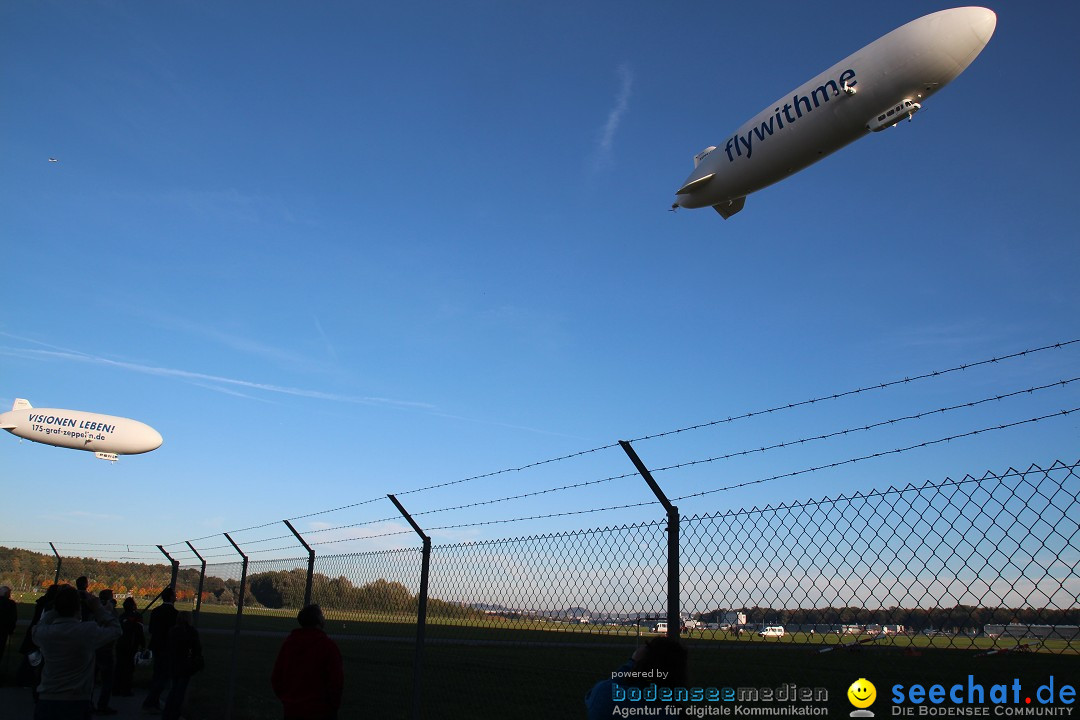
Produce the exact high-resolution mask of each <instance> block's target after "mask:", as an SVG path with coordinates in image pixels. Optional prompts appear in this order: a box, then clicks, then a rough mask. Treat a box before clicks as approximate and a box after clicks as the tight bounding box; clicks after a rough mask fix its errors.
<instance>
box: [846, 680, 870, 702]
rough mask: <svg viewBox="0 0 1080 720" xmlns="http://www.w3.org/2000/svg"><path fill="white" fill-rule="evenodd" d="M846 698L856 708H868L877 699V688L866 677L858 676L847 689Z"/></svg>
mask: <svg viewBox="0 0 1080 720" xmlns="http://www.w3.org/2000/svg"><path fill="white" fill-rule="evenodd" d="M847 697H848V700H849V701H850V702H851V704H852V705H854V706H855V707H857V708H860V709H863V708H868V707H870V706H871V705H873V704H874V700H876V699H877V688H875V687H874V683H872V682H870V681H869V680H867V679H866V678H859V679H858V680H856V681H855V682H853V683H851V687H849V688H848V689H847Z"/></svg>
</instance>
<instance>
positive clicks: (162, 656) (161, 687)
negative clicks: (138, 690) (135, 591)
mask: <svg viewBox="0 0 1080 720" xmlns="http://www.w3.org/2000/svg"><path fill="white" fill-rule="evenodd" d="M175 601H176V593H174V592H173V589H172V588H171V587H167V588H165V589H164V590H162V591H161V605H158V606H157V607H156V608H154V609H153V610H151V611H150V628H149V629H150V650H151V651H152V652H153V653H154V676H153V679H152V680H151V681H150V693H149V694H148V695H147V696H146V700H143V709H144V710H159V709H160V707H159V706H158V705H159V703H160V702H161V693H162V692H164V691H165V687H166V686H167V685H168V684H169V631H170V630H172V628H173V625H175V624H176V615H177V612H176V608H175V607H174V606H173V602H175Z"/></svg>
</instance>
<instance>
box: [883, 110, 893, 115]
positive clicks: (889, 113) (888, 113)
mask: <svg viewBox="0 0 1080 720" xmlns="http://www.w3.org/2000/svg"><path fill="white" fill-rule="evenodd" d="M894 112H896V111H895V110H890V111H889V112H887V113H885V114H886V115H892V114H893V113H894Z"/></svg>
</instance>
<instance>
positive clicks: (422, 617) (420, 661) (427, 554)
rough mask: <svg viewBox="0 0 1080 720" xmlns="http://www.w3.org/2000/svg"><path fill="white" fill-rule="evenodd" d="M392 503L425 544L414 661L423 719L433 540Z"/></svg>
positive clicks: (416, 702) (415, 710)
mask: <svg viewBox="0 0 1080 720" xmlns="http://www.w3.org/2000/svg"><path fill="white" fill-rule="evenodd" d="M386 497H388V498H390V501H391V502H392V503H394V506H395V507H397V509H398V512H400V513H401V514H402V515H403V516H404V517H405V519H406V520H408V521H409V524H410V525H412V528H413V530H415V531H416V534H417V535H419V536H420V538H421V540H423V543H424V549H423V551H422V555H421V564H420V594H419V595H418V596H417V607H416V657H415V658H414V659H413V705H412V717H414V718H420V717H421V712H420V710H421V706H422V694H423V668H424V629H425V626H426V625H427V600H428V597H427V596H428V568H429V566H430V564H431V538H430V537H428V536H427V535H426V534H425V533H424V531H423V530H421V529H420V526H419V525H417V524H416V521H415V520H413V519H412V516H411V515H409V513H408V512H407V511H406V510H405V508H404V507H403V506H402V505H401V503H399V502H398V499H397V498H396V497H394V496H393V495H387V496H386Z"/></svg>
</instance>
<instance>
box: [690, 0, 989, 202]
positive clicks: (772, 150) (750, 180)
mask: <svg viewBox="0 0 1080 720" xmlns="http://www.w3.org/2000/svg"><path fill="white" fill-rule="evenodd" d="M996 27H997V16H996V15H995V14H994V13H993V11H991V10H987V9H986V8H982V7H961V8H953V9H951V10H942V11H940V12H936V13H931V14H930V15H925V16H923V17H921V18H918V19H917V20H912V21H911V22H909V23H908V24H907V25H904V26H902V27H899V28H897V29H896V30H893V31H892V32H890V33H889V34H888V35H885V36H884V37H881V38H878V39H877V40H875V41H874V42H872V43H870V44H869V45H867V46H866V47H864V48H863V49H862V50H859V51H858V52H856V53H855V54H853V55H851V56H850V57H847V58H845V59H843V60H841V61H840V62H838V63H837V64H836V65H833V66H832V67H831V68H829V69H828V70H826V71H825V72H823V73H821V74H820V75H818V76H817V77H815V78H814V79H813V80H810V81H809V82H806V83H804V84H803V85H801V86H799V87H798V88H796V89H795V90H793V91H791V92H790V93H788V94H786V95H784V96H783V97H781V98H780V99H779V100H777V101H776V102H772V103H769V105H768V106H767V107H766V108H765V109H764V110H762V111H761V112H759V113H758V114H757V115H755V116H754V117H753V118H751V119H750V120H749V121H747V122H746V123H744V124H743V125H742V127H740V128H739V129H738V130H736V131H735V133H734V134H732V135H731V136H730V137H729V138H728V139H727V141H726V142H725V144H724V145H722V146H720V147H719V148H717V147H709V148H706V149H705V150H703V151H701V152H700V153H698V154H697V155H695V156H694V172H692V173H691V174H690V177H688V178H687V179H686V181H685V182H684V183H683V184H682V187H680V188H679V189H678V190H677V191H676V192H675V195H676V198H675V203H674V204H673V205H672V206H671V208H672V210H675V209H677V208H680V207H684V208H700V207H712V208H713V209H715V210H716V211H717V212H718V213H720V215H721V216H723V217H724V218H725V219H726V218H729V217H731V216H732V215H734V214H735V213H737V212H739V211H740V210H742V209H743V205H744V204H745V202H746V196H747V195H749V194H750V193H752V192H757V191H758V190H761V189H762V188H764V187H768V186H769V185H772V184H773V183H775V182H778V181H780V180H783V179H784V178H786V177H788V176H789V175H792V174H794V173H796V172H798V171H799V170H802V169H803V168H805V167H807V166H808V165H812V164H813V163H815V162H817V161H818V160H820V159H821V158H823V157H825V156H826V155H829V154H831V153H833V152H836V151H837V150H839V149H840V148H842V147H844V146H845V145H847V144H848V143H850V142H853V141H855V140H858V139H859V138H861V137H862V136H864V135H866V134H868V133H870V132H877V131H881V130H885V129H886V128H889V127H892V126H894V125H896V124H897V123H899V122H900V121H901V120H905V119H910V118H911V117H912V116H913V115H914V114H915V113H916V112H918V110H919V108H920V107H922V103H923V101H924V100H926V98H928V97H930V96H931V95H933V94H934V93H936V92H937V91H938V90H940V89H941V88H943V87H945V86H946V85H947V84H948V83H950V82H952V81H953V80H954V79H956V77H957V76H958V75H959V74H960V73H962V72H963V71H964V70H965V69H966V68H967V66H968V65H970V64H971V62H972V61H973V60H974V59H975V58H976V57H977V56H978V54H979V53H980V52H982V50H983V48H984V47H986V44H987V43H988V42H990V36H991V35H993V34H994V29H995V28H996Z"/></svg>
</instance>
